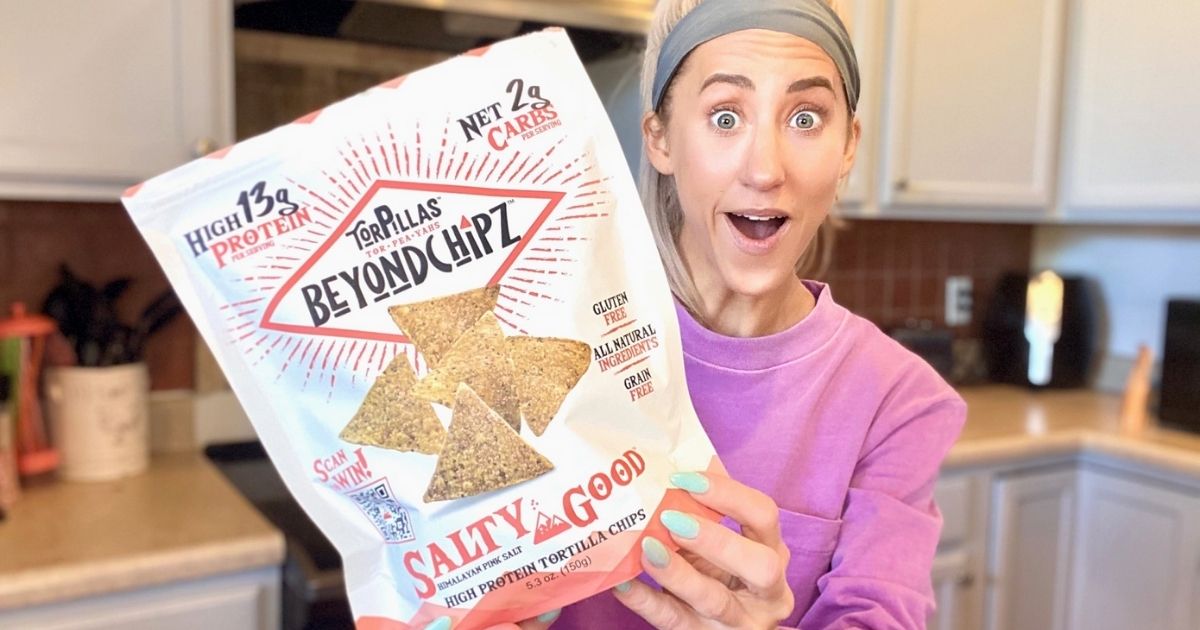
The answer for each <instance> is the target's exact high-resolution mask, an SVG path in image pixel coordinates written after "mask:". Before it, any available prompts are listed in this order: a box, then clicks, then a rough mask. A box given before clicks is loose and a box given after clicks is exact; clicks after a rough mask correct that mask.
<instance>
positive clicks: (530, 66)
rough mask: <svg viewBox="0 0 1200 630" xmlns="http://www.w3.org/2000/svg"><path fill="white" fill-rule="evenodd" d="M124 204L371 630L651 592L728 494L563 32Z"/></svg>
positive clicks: (520, 42) (408, 84)
mask: <svg viewBox="0 0 1200 630" xmlns="http://www.w3.org/2000/svg"><path fill="white" fill-rule="evenodd" d="M124 203H125V205H126V207H127V208H128V209H129V212H130V214H131V215H132V217H133V219H134V222H135V223H136V224H137V226H138V228H139V229H140V230H141V232H142V234H143V235H144V236H145V238H146V240H147V242H148V243H149V244H150V246H151V248H152V249H153V250H154V253H155V256H157V258H158V260H159V262H160V263H161V264H162V266H163V268H164V269H165V270H166V272H167V275H168V277H169V278H170V280H171V283H172V284H173V285H174V287H175V290H176V291H177V292H178V294H179V296H180V298H181V299H182V300H183V302H184V304H185V305H186V307H187V309H188V312H189V313H190V315H191V316H192V319H193V320H194V321H195V322H196V325H197V326H198V327H199V329H200V331H201V333H202V334H203V335H204V338H205V341H206V342H207V343H208V345H209V346H210V347H211V348H212V349H213V352H214V354H215V355H216V357H217V359H218V361H219V362H220V365H221V367H222V369H223V370H224V371H225V374H226V375H227V376H228V379H229V382H230V384H231V386H232V387H233V390H234V392H235V393H236V394H237V397H238V399H239V401H240V402H241V404H242V405H243V406H244V407H245V409H246V411H247V413H248V415H249V416H250V419H251V421H252V422H253V424H254V427H255V429H256V431H257V432H258V434H259V436H260V437H261V439H262V441H263V444H264V445H265V447H266V448H267V451H268V452H269V453H270V456H271V459H272V460H273V462H274V463H275V465H276V466H277V467H278V468H279V471H280V473H281V474H282V476H283V478H284V480H285V481H286V482H287V485H288V488H289V489H290V490H291V492H292V493H293V494H294V495H295V496H296V498H297V500H298V501H299V502H300V504H301V505H302V506H303V507H304V508H305V510H306V511H307V512H308V513H309V514H310V515H311V516H312V518H313V520H314V521H315V522H316V523H317V525H319V526H320V527H321V529H322V530H323V531H324V532H325V534H326V535H327V536H328V537H329V539H330V540H331V541H332V542H333V543H334V545H335V546H336V547H337V548H338V550H339V551H340V552H341V554H342V558H343V564H344V567H345V573H346V582H347V589H348V591H349V596H350V603H351V606H352V608H353V611H354V615H355V617H356V619H357V623H358V626H359V627H360V628H422V627H424V625H425V624H426V623H428V622H430V621H431V620H433V619H436V618H437V617H440V616H443V615H448V616H450V617H451V618H452V619H453V621H454V627H456V628H479V627H486V626H487V625H491V624H494V623H499V622H504V621H517V620H520V619H525V618H530V617H534V616H536V615H538V614H540V613H542V612H545V611H547V610H551V609H554V608H558V607H561V606H564V605H566V604H570V603H571V602H574V601H578V600H580V599H583V598H585V597H587V596H589V595H591V594H593V593H597V592H600V591H602V590H605V589H607V588H610V587H612V586H614V585H616V584H618V583H620V582H622V581H625V580H627V579H630V578H632V577H634V576H635V575H637V574H638V573H639V559H640V551H639V550H640V540H641V538H642V537H643V536H645V535H646V534H647V533H653V534H655V535H657V536H658V537H659V538H660V539H661V540H664V541H668V542H669V541H670V537H669V536H667V535H666V532H665V530H664V529H663V528H662V526H661V524H659V522H658V520H657V518H656V515H657V513H658V512H660V511H661V510H663V509H667V508H676V509H683V510H688V511H692V512H699V513H701V514H704V515H705V516H707V517H709V518H715V515H714V514H712V513H710V512H707V511H705V510H703V509H701V508H700V506H699V505H698V504H696V503H695V502H694V501H693V500H692V499H691V498H690V497H689V496H688V495H687V494H685V493H683V492H681V491H679V490H669V489H668V483H667V477H668V476H669V475H670V474H671V473H673V472H676V471H681V470H710V471H720V464H719V463H718V462H717V461H716V459H715V455H714V453H713V450H712V446H711V445H710V444H709V442H708V439H707V437H706V436H705V435H704V432H703V431H702V430H701V428H700V424H699V422H698V420H697V419H696V416H695V412H694V411H693V410H692V406H691V402H690V399H689V397H688V392H687V388H686V384H685V382H684V373H683V363H682V353H681V350H680V345H679V331H678V327H677V323H676V319H675V312H674V306H673V302H672V299H671V294H670V291H669V289H668V287H667V282H666V277H665V274H664V273H663V271H662V267H661V263H660V261H659V258H658V253H657V251H656V250H655V246H654V242H653V239H652V238H651V235H650V231H649V228H648V226H647V224H646V218H645V215H644V213H643V210H642V207H641V204H640V203H639V200H638V195H637V191H636V189H635V187H634V185H633V182H632V179H631V178H630V175H629V171H628V168H627V166H626V165H625V163H624V160H623V157H622V154H621V152H620V149H619V147H618V145H617V141H616V137H615V134H614V133H613V131H612V128H611V127H610V125H609V122H608V119H607V117H606V115H605V112H604V109H603V108H602V106H601V104H600V102H599V99H598V98H597V97H596V94H595V92H594V91H593V89H592V87H591V84H590V82H589V81H588V78H587V75H586V74H585V73H584V70H583V67H582V65H581V64H580V63H579V60H578V58H577V57H576V56H575V54H574V50H573V49H572V47H571V45H570V42H569V40H568V39H567V37H566V34H565V33H564V32H562V31H560V30H556V29H551V30H548V31H544V32H541V33H536V34H533V35H528V36H524V37H520V38H517V39H513V40H509V41H505V42H501V43H498V44H495V45H493V46H490V47H488V48H485V49H480V50H475V51H472V52H470V53H468V54H465V55H462V56H460V57H457V58H454V59H451V60H449V61H446V62H445V63H442V64H439V65H437V66H434V67H431V68H428V69H426V70H422V71H420V72H416V73H413V74H411V75H408V76H406V77H401V78H400V79H396V80H394V81H390V82H388V83H386V84H383V85H380V86H377V87H375V88H371V89H369V90H367V91H366V92H363V93H362V94H359V95H356V96H354V97H351V98H349V99H346V100H344V101H341V102H338V103H335V104H333V105H331V106H329V107H327V108H325V109H323V110H321V111H318V112H314V113H312V114H310V115H308V116H305V117H303V118H301V119H299V120H297V121H295V122H294V123H292V124H289V125H285V126H283V127H280V128H278V129H275V130H273V131H271V132H269V133H266V134H264V135H261V136H258V137H255V138H251V139H249V140H246V141H244V142H241V143H239V144H237V145H234V146H232V147H229V148H227V149H223V150H221V151H218V152H216V153H214V154H212V155H210V156H207V157H205V158H202V159H199V160H196V161H195V162H192V163H190V164H187V165H184V166H182V167H180V168H178V169H176V170H174V171H171V172H170V173H167V174H165V175H161V176H159V177H156V178H154V179H152V180H150V181H148V182H146V183H145V184H143V185H141V186H138V187H135V188H132V189H130V190H129V191H127V192H126V195H125V198H124Z"/></svg>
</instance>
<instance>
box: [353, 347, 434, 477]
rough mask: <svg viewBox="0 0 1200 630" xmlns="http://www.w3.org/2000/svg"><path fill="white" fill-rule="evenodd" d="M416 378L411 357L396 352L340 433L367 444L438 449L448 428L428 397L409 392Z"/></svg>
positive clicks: (422, 450)
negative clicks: (414, 395)
mask: <svg viewBox="0 0 1200 630" xmlns="http://www.w3.org/2000/svg"><path fill="white" fill-rule="evenodd" d="M416 382H417V377H416V375H415V374H413V371H412V368H411V367H409V365H408V358H407V357H405V356H404V355H403V354H397V355H396V358H394V359H392V362H391V363H389V364H388V366H387V369H385V370H384V371H383V373H382V374H380V375H379V378H376V379H375V382H374V383H373V384H372V385H371V389H370V390H368V391H367V395H366V397H365V398H363V402H362V405H361V406H359V408H358V411H357V412H355V414H354V417H353V418H351V419H350V422H349V423H347V424H346V427H345V428H344V429H342V432H341V434H340V435H339V437H341V438H342V439H343V440H345V441H347V442H353V443H354V444H362V445H364V446H381V447H383V448H390V449H392V450H396V451H416V452H418V453H426V454H428V455H436V454H437V453H439V452H440V451H441V450H442V442H443V441H445V439H446V429H445V427H443V426H442V423H441V421H440V420H438V418H437V415H435V414H434V412H433V407H431V406H430V405H429V403H428V402H427V401H424V400H421V399H419V398H414V397H413V396H412V395H410V394H409V393H408V391H409V390H410V389H412V386H413V385H414V384H416Z"/></svg>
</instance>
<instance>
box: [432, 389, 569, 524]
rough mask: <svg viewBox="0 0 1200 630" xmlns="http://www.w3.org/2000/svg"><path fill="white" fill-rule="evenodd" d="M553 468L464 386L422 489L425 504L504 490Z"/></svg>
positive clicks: (548, 461) (456, 398) (455, 402)
mask: <svg viewBox="0 0 1200 630" xmlns="http://www.w3.org/2000/svg"><path fill="white" fill-rule="evenodd" d="M553 469H554V465H553V464H551V463H550V460H548V459H546V458H545V457H543V456H542V454H541V453H538V452H537V451H535V450H533V447H532V446H530V445H528V444H526V443H525V441H524V440H522V439H521V436H519V435H517V432H516V431H513V430H512V427H510V426H508V423H506V422H505V421H504V419H503V418H501V417H500V416H499V415H497V414H496V412H494V411H492V410H491V409H489V408H488V407H487V405H486V404H485V403H484V402H483V400H482V399H480V398H479V396H477V395H475V392H474V391H472V390H471V388H470V387H468V386H467V385H459V386H458V390H457V393H456V395H455V397H454V416H453V417H452V418H451V420H450V434H449V435H448V436H447V437H446V446H445V448H443V449H442V454H441V455H440V456H439V457H438V461H437V468H436V469H435V470H434V471H433V478H432V479H431V480H430V481H429V488H428V489H427V490H425V502H426V503H429V502H432V501H448V500H450V499H461V498H463V497H469V496H474V495H477V494H483V493H484V492H491V491H493V490H499V489H500V488H507V487H509V486H512V485H516V484H518V483H521V482H522V481H528V480H529V479H533V478H534V477H538V476H541V475H543V474H545V473H548V472H550V471H551V470H553Z"/></svg>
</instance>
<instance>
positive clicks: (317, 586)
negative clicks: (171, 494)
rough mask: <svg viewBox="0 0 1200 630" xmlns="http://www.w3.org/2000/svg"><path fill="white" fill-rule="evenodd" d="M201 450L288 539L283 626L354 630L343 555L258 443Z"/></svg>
mask: <svg viewBox="0 0 1200 630" xmlns="http://www.w3.org/2000/svg"><path fill="white" fill-rule="evenodd" d="M204 454H205V455H206V456H207V457H208V459H209V460H210V461H212V462H213V464H215V465H216V467H217V469H219V470H220V471H221V472H222V473H223V474H224V475H225V477H226V478H227V479H229V481H230V483H232V484H233V486H234V487H235V488H237V489H238V491H239V492H241V493H242V495H243V496H245V497H246V499H247V500H249V501H250V503H252V504H253V505H254V507H255V508H258V511H259V512H261V513H262V515H263V516H265V517H266V518H267V520H269V521H271V524H272V525H274V526H275V527H277V528H279V529H280V530H281V531H282V532H283V536H284V538H285V539H286V541H287V555H286V557H285V559H284V563H283V583H282V584H281V585H280V586H281V588H280V599H281V602H280V609H281V611H282V615H281V617H282V619H281V623H280V628H281V630H354V618H353V616H352V615H351V612H350V602H349V600H348V598H347V597H346V584H345V579H344V576H343V574H342V557H341V556H340V555H338V552H337V549H335V548H334V546H333V543H331V542H329V539H328V538H326V537H325V535H324V534H322V533H321V530H320V529H318V528H317V525H316V524H315V523H313V522H312V519H310V518H309V517H308V514H306V513H305V512H304V510H303V509H302V508H301V507H300V504H299V503H297V502H296V500H295V499H294V498H292V495H291V493H289V492H288V490H287V487H286V486H284V484H283V479H282V478H281V477H280V476H279V473H278V472H277V471H276V470H275V466H273V465H272V464H271V460H269V459H267V452H266V451H265V450H263V447H262V444H261V443H259V442H257V441H254V442H238V443H234V444H214V445H211V446H209V447H207V448H205V449H204Z"/></svg>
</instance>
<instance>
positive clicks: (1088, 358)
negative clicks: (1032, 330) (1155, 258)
mask: <svg viewBox="0 0 1200 630" xmlns="http://www.w3.org/2000/svg"><path fill="white" fill-rule="evenodd" d="M1034 280H1035V276H1034V275H1032V274H1006V275H1005V276H1004V277H1003V278H1001V279H1000V281H999V282H998V283H997V284H996V289H995V292H994V293H993V296H992V301H991V303H990V304H989V305H988V309H987V314H986V315H985V317H984V321H983V350H984V357H985V359H986V361H987V365H988V376H989V378H991V380H993V381H996V382H1000V383H1012V384H1016V385H1024V386H1027V387H1051V388H1070V387H1084V386H1086V385H1087V384H1088V381H1089V379H1090V377H1091V372H1092V366H1093V361H1094V359H1095V356H1096V307H1095V302H1094V299H1095V290H1094V289H1093V287H1092V283H1091V281H1090V280H1089V279H1087V278H1083V277H1079V276H1062V308H1061V313H1062V314H1061V321H1060V322H1059V333H1058V340H1057V341H1055V342H1054V344H1053V356H1052V358H1051V364H1050V374H1049V379H1048V381H1047V382H1045V383H1042V384H1035V383H1033V382H1031V381H1030V380H1029V354H1030V353H1029V341H1028V340H1027V339H1026V336H1025V330H1026V308H1025V306H1026V294H1027V292H1028V289H1029V285H1030V283H1031V282H1033V281H1034Z"/></svg>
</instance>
